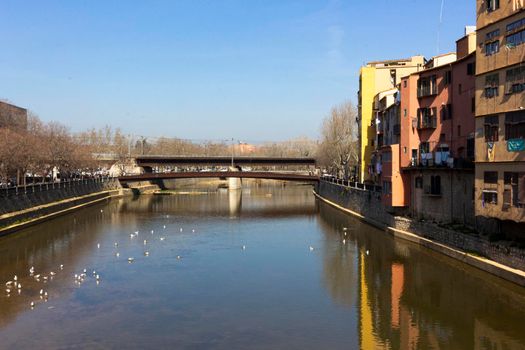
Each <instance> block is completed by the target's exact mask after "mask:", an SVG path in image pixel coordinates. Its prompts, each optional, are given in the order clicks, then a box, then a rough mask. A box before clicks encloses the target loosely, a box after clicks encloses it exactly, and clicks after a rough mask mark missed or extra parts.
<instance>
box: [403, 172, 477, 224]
mask: <svg viewBox="0 0 525 350" xmlns="http://www.w3.org/2000/svg"><path fill="white" fill-rule="evenodd" d="M431 176H440V179H441V194H440V195H432V194H429V193H428V188H427V187H429V186H430V184H431ZM410 177H411V196H412V198H411V200H410V213H411V215H412V217H414V218H417V219H423V220H430V221H438V222H443V223H459V224H463V225H466V226H470V227H474V226H475V220H474V201H473V195H474V194H473V191H474V172H473V171H469V170H464V171H463V170H455V169H448V168H428V169H425V168H421V169H418V170H413V171H410ZM417 177H422V178H423V187H422V188H416V178H417Z"/></svg>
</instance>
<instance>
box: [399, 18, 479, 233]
mask: <svg viewBox="0 0 525 350" xmlns="http://www.w3.org/2000/svg"><path fill="white" fill-rule="evenodd" d="M475 42H476V33H475V31H474V30H473V29H472V28H471V27H468V28H467V30H466V32H465V36H464V37H463V38H461V39H460V40H458V41H457V42H456V52H454V53H448V54H444V55H439V56H436V57H433V58H432V59H430V60H429V61H428V62H427V63H426V64H425V66H424V70H422V71H420V72H416V73H412V74H411V75H410V76H407V77H405V78H403V79H401V84H400V88H399V89H400V115H401V116H400V129H401V130H400V136H401V137H400V144H399V147H398V152H399V158H398V159H399V161H398V163H397V164H399V167H400V168H401V170H400V174H401V179H402V180H401V181H399V185H398V186H395V187H394V186H393V189H392V194H391V196H392V198H393V199H397V200H393V201H392V209H395V207H405V209H408V212H409V213H410V215H411V216H413V217H418V218H425V219H430V220H436V221H439V222H445V223H449V222H459V223H462V224H466V225H469V226H474V209H473V203H472V198H473V183H474V169H473V163H472V161H473V157H474V91H475ZM393 164H394V163H393ZM395 171H396V170H395V169H394V170H393V172H395Z"/></svg>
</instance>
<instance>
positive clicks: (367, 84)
mask: <svg viewBox="0 0 525 350" xmlns="http://www.w3.org/2000/svg"><path fill="white" fill-rule="evenodd" d="M424 61H425V59H424V57H423V56H413V57H411V58H407V59H400V60H388V61H377V62H369V63H367V64H366V65H365V66H363V67H361V69H360V74H359V92H358V119H359V144H360V159H359V169H360V170H359V174H358V175H359V179H360V180H361V181H371V178H372V167H371V166H372V165H371V159H372V153H373V152H374V150H375V149H376V144H375V141H376V129H375V120H376V119H377V113H378V110H377V108H376V107H375V101H376V98H377V94H378V93H380V92H382V91H386V90H389V89H393V88H395V87H396V86H397V85H398V84H399V82H400V81H401V78H403V77H405V76H407V75H409V74H411V73H413V72H417V71H419V70H421V69H422V67H423V65H424V63H425V62H424Z"/></svg>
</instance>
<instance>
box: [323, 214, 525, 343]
mask: <svg viewBox="0 0 525 350" xmlns="http://www.w3.org/2000/svg"><path fill="white" fill-rule="evenodd" d="M319 210H320V216H321V217H320V223H319V224H320V226H321V228H322V230H323V232H324V233H325V235H326V246H327V247H329V248H327V249H325V250H324V252H323V253H324V254H325V257H324V259H323V263H324V269H323V274H324V276H323V280H324V282H325V286H326V289H327V291H328V292H329V293H330V295H331V296H332V298H333V300H334V301H335V302H337V303H339V304H342V305H344V307H350V308H351V307H353V306H354V305H355V307H356V308H357V313H358V320H359V322H358V327H359V329H358V330H357V332H358V334H359V344H360V347H361V348H362V349H473V348H474V349H507V348H508V349H525V332H523V329H525V318H524V317H523V315H525V292H524V290H523V289H522V288H519V287H517V286H515V285H513V284H510V283H507V282H505V281H503V280H500V279H498V278H496V277H493V276H491V275H488V274H486V273H484V272H482V271H479V270H477V269H474V268H470V267H469V266H466V265H464V264H462V263H459V262H457V261H454V260H451V259H449V258H446V257H444V256H442V255H439V254H437V253H434V252H432V251H429V250H427V249H424V248H422V247H418V246H416V245H412V244H409V243H406V242H403V241H400V240H395V239H393V238H392V237H391V236H389V235H387V234H385V233H384V232H382V231H380V230H377V229H374V228H372V227H370V226H368V225H365V224H363V223H361V222H359V221H357V220H354V219H353V218H351V217H348V216H346V215H344V214H342V213H340V212H339V211H337V210H335V209H333V208H331V207H328V206H327V205H325V204H320V205H319ZM343 227H348V231H347V232H349V233H348V234H347V235H346V236H344V231H343ZM342 239H346V245H342V243H341V242H342ZM341 246H343V247H346V249H341ZM367 252H368V253H367ZM338 255H339V256H338ZM351 261H353V262H355V264H356V265H357V268H356V267H355V266H353V265H352V264H351V263H348V262H351ZM356 271H357V274H356ZM350 276H356V279H357V281H356V283H355V284H354V285H352V283H346V282H345V281H348V280H349V279H351V278H352V277H350ZM356 291H358V292H357V300H356V298H355V297H354V296H355V292H356ZM341 300H346V301H347V302H346V303H345V302H341Z"/></svg>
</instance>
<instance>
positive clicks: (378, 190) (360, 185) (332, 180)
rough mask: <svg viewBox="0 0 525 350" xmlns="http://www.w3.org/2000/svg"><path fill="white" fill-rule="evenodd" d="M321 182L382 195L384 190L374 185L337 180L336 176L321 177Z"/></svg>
mask: <svg viewBox="0 0 525 350" xmlns="http://www.w3.org/2000/svg"><path fill="white" fill-rule="evenodd" d="M320 180H321V181H325V182H329V183H333V184H336V185H340V186H343V187H347V188H353V189H356V190H362V191H370V192H376V193H381V191H382V190H383V188H382V186H378V185H373V184H365V183H362V182H357V181H348V180H345V179H341V178H337V177H335V176H321V179H320Z"/></svg>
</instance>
